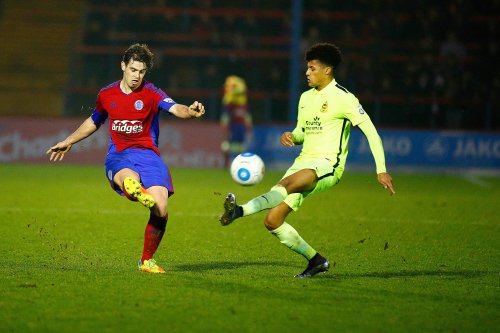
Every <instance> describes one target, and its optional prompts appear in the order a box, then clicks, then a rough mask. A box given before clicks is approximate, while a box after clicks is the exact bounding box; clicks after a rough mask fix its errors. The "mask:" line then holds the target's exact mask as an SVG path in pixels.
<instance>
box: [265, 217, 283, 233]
mask: <svg viewBox="0 0 500 333" xmlns="http://www.w3.org/2000/svg"><path fill="white" fill-rule="evenodd" d="M281 224H283V222H281V221H280V220H277V219H273V218H272V217H271V216H269V214H268V215H267V216H266V218H265V219H264V226H265V227H266V228H267V230H269V231H271V230H274V229H276V228H279V226H280V225H281Z"/></svg>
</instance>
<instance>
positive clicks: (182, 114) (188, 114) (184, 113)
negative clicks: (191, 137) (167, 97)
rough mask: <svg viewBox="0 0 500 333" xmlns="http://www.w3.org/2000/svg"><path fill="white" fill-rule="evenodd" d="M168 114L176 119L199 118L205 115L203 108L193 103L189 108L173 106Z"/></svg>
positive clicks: (179, 105) (198, 103)
mask: <svg viewBox="0 0 500 333" xmlns="http://www.w3.org/2000/svg"><path fill="white" fill-rule="evenodd" d="M168 112H170V113H171V114H173V115H174V116H176V117H178V118H199V117H201V116H203V115H204V114H205V107H204V106H203V104H201V103H200V102H198V101H195V102H194V103H193V104H191V105H190V106H187V105H183V104H175V105H173V106H172V107H171V108H170V110H168Z"/></svg>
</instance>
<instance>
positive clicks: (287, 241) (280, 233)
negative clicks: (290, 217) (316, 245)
mask: <svg viewBox="0 0 500 333" xmlns="http://www.w3.org/2000/svg"><path fill="white" fill-rule="evenodd" d="M271 233H272V234H273V235H274V236H276V237H278V239H279V240H280V242H281V244H284V245H286V246H287V247H288V248H290V249H291V250H293V251H295V252H297V253H298V254H301V255H303V256H304V257H305V258H306V259H307V260H311V259H312V257H314V256H315V255H316V253H317V252H316V250H315V249H313V248H312V247H311V246H310V245H309V244H307V243H306V241H305V240H303V239H302V237H300V235H299V233H298V232H297V230H295V229H294V228H293V227H292V226H291V225H289V224H288V223H286V222H283V224H282V225H280V226H279V227H278V228H276V229H274V230H272V231H271Z"/></svg>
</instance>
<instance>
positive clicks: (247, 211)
mask: <svg viewBox="0 0 500 333" xmlns="http://www.w3.org/2000/svg"><path fill="white" fill-rule="evenodd" d="M287 195H288V192H287V191H286V189H285V188H284V187H283V186H281V185H275V186H273V187H272V188H271V190H270V191H269V192H267V193H265V194H263V195H261V196H258V197H256V198H253V199H252V200H250V201H249V202H247V203H246V204H244V205H241V207H242V208H243V216H247V215H251V214H255V213H258V212H260V211H262V210H264V209H269V208H273V207H276V206H278V205H279V204H280V203H281V202H282V201H283V200H285V198H286V197H287Z"/></svg>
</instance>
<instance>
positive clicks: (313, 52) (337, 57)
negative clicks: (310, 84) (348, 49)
mask: <svg viewBox="0 0 500 333" xmlns="http://www.w3.org/2000/svg"><path fill="white" fill-rule="evenodd" d="M305 60H306V61H312V60H319V61H320V62H322V63H323V64H325V65H328V66H332V67H333V69H336V68H337V66H338V65H339V64H340V62H341V61H342V53H341V52H340V49H339V48H338V47H337V46H336V45H334V44H331V43H318V44H314V45H313V46H311V47H310V48H309V50H307V51H306V55H305Z"/></svg>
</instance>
